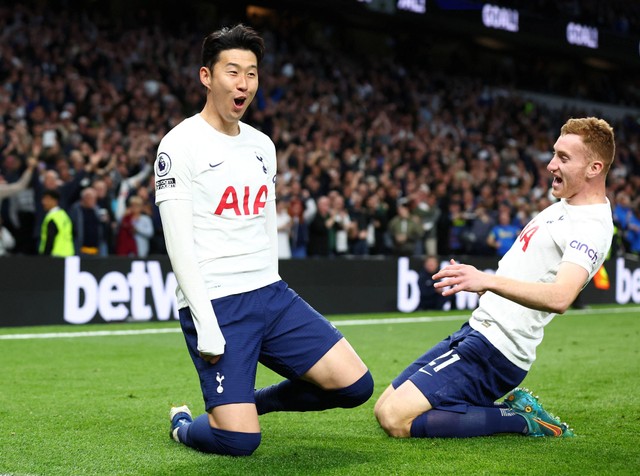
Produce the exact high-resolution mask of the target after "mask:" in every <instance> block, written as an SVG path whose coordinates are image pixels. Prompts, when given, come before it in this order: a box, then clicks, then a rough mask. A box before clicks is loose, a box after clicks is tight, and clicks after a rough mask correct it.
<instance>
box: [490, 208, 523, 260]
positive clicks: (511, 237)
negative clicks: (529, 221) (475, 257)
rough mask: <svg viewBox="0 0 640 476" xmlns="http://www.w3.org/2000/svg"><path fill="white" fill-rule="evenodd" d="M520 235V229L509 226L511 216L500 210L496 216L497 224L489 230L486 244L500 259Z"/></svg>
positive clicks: (506, 211) (507, 212)
mask: <svg viewBox="0 0 640 476" xmlns="http://www.w3.org/2000/svg"><path fill="white" fill-rule="evenodd" d="M519 234H520V228H518V227H517V226H515V225H512V224H511V214H510V213H509V211H508V210H506V209H505V210H502V211H501V212H500V214H499V216H498V223H497V224H496V225H495V226H494V227H493V228H492V229H491V233H489V236H488V237H487V244H488V245H489V246H490V247H491V248H493V249H494V250H495V252H496V254H497V255H498V257H500V258H502V257H503V256H504V255H505V254H506V252H507V251H509V248H511V245H513V243H514V242H515V241H516V239H517V238H518V235H519Z"/></svg>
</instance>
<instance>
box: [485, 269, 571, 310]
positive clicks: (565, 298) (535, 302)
mask: <svg viewBox="0 0 640 476" xmlns="http://www.w3.org/2000/svg"><path fill="white" fill-rule="evenodd" d="M486 288H487V291H491V292H493V293H495V294H497V295H499V296H502V297H503V298H505V299H508V300H510V301H513V302H516V303H518V304H520V305H522V306H525V307H528V308H531V309H537V310H539V311H547V312H554V313H557V314H563V313H564V312H565V311H566V310H567V309H568V308H569V306H571V304H572V303H573V301H575V299H576V296H577V292H576V291H575V290H574V289H572V288H571V287H570V286H563V285H561V284H559V283H532V282H525V281H518V280H514V279H510V278H505V277H504V276H496V275H487V286H486Z"/></svg>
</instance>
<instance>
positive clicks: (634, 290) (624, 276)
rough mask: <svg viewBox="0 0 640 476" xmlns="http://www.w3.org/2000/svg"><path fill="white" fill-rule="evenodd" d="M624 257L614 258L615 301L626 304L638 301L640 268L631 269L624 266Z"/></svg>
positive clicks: (639, 296) (639, 295) (639, 297)
mask: <svg viewBox="0 0 640 476" xmlns="http://www.w3.org/2000/svg"><path fill="white" fill-rule="evenodd" d="M624 263H625V260H624V258H618V259H617V260H616V302H617V303H618V304H628V303H629V301H633V302H635V303H640V268H636V269H634V270H633V271H631V270H630V269H628V268H626V267H625V266H624Z"/></svg>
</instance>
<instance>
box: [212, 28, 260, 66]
mask: <svg viewBox="0 0 640 476" xmlns="http://www.w3.org/2000/svg"><path fill="white" fill-rule="evenodd" d="M234 49H239V50H249V51H251V52H252V53H253V54H255V55H256V58H257V60H258V65H259V64H260V61H262V58H263V57H264V41H263V39H262V37H260V35H259V34H258V32H256V31H255V30H254V29H253V28H251V27H248V26H245V25H243V24H241V23H239V24H237V25H236V26H233V27H231V28H229V27H224V28H221V29H220V30H216V31H214V32H213V33H210V34H209V35H207V36H206V37H205V38H204V40H203V42H202V58H201V59H202V66H206V67H207V68H213V65H214V64H215V63H216V62H217V61H218V58H219V57H220V52H221V51H225V50H234Z"/></svg>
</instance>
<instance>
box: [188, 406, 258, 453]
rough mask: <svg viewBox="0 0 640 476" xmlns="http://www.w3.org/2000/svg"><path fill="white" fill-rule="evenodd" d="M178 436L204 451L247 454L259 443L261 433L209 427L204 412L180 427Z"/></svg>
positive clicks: (207, 418)
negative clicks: (191, 421)
mask: <svg viewBox="0 0 640 476" xmlns="http://www.w3.org/2000/svg"><path fill="white" fill-rule="evenodd" d="M178 438H179V440H180V441H181V442H182V443H184V444H185V445H187V446H190V447H191V448H194V449H196V450H198V451H202V452H204V453H215V454H219V455H230V456H249V455H250V454H252V453H253V452H254V451H255V450H256V448H257V447H258V446H259V445H260V439H261V434H260V433H242V432H239V431H228V430H220V429H218V428H211V425H209V417H208V415H207V414H206V413H205V414H202V415H200V416H199V417H198V418H196V419H195V420H193V423H190V424H188V425H184V426H182V427H180V429H179V430H178Z"/></svg>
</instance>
